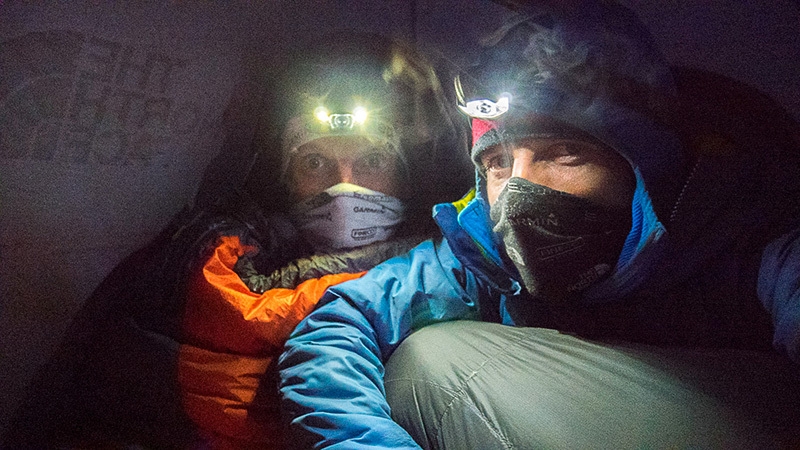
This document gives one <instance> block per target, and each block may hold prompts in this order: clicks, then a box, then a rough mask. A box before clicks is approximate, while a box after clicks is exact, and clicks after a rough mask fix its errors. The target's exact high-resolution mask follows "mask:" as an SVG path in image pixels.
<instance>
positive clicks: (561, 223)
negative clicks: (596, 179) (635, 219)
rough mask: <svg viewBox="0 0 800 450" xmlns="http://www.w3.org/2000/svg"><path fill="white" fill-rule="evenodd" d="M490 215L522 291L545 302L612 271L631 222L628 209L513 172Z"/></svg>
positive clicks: (564, 296) (558, 299) (572, 294)
mask: <svg viewBox="0 0 800 450" xmlns="http://www.w3.org/2000/svg"><path fill="white" fill-rule="evenodd" d="M490 215H491V218H492V220H493V221H494V223H495V224H496V225H495V227H494V231H495V232H497V233H499V234H500V235H501V236H502V238H503V243H504V244H505V247H506V253H507V254H508V257H509V259H511V261H512V262H513V263H514V266H515V267H516V268H517V270H518V271H519V274H520V276H521V278H522V283H523V285H524V286H525V288H526V290H527V291H528V292H529V293H530V294H531V295H533V296H534V297H536V298H538V299H542V300H545V301H548V302H564V301H567V300H569V299H573V298H575V297H577V295H578V293H579V292H580V291H582V290H583V289H586V288H587V287H588V286H590V285H591V284H593V283H595V282H597V281H598V280H600V279H602V278H604V277H605V276H607V275H608V274H609V273H611V270H612V269H613V268H614V266H615V265H616V263H617V259H618V258H619V253H620V251H621V250H622V245H623V243H624V241H625V238H626V237H627V235H628V232H629V231H630V227H631V218H630V212H627V211H625V212H621V211H619V210H616V211H613V210H610V209H608V208H604V207H602V206H599V205H597V204H595V203H594V202H592V201H590V200H586V199H584V198H580V197H576V196H574V195H571V194H567V193H566V192H561V191H556V190H553V189H550V188H548V187H545V186H540V185H538V184H534V183H531V182H530V181H527V180H525V179H523V178H516V177H515V178H511V179H510V180H509V181H508V184H507V185H506V187H505V189H503V191H502V192H501V193H500V195H499V197H498V198H497V201H496V202H495V204H494V205H492V207H491V213H490Z"/></svg>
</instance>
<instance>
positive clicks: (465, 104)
mask: <svg viewBox="0 0 800 450" xmlns="http://www.w3.org/2000/svg"><path fill="white" fill-rule="evenodd" d="M455 88H456V99H457V101H458V109H460V110H461V112H463V113H464V114H466V115H468V116H469V117H474V118H477V119H496V118H498V117H500V116H502V115H503V114H505V113H506V112H508V109H509V106H510V104H511V95H509V94H505V93H504V94H500V96H499V97H498V99H497V101H493V100H490V99H487V98H482V99H476V100H470V101H466V98H465V96H464V90H463V88H462V87H461V77H460V76H456V78H455Z"/></svg>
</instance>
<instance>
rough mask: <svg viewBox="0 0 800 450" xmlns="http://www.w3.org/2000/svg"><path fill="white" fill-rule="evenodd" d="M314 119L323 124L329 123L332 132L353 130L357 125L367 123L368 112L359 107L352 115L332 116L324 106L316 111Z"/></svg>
mask: <svg viewBox="0 0 800 450" xmlns="http://www.w3.org/2000/svg"><path fill="white" fill-rule="evenodd" d="M314 117H316V118H317V120H319V121H320V122H322V123H327V124H328V125H329V126H330V127H331V130H345V129H351V128H353V127H354V126H356V125H363V124H364V123H365V122H366V121H367V110H366V108H364V107H362V106H357V107H355V108H354V109H353V112H352V113H345V114H330V113H329V112H328V110H327V108H325V107H324V106H320V107H317V109H315V110H314Z"/></svg>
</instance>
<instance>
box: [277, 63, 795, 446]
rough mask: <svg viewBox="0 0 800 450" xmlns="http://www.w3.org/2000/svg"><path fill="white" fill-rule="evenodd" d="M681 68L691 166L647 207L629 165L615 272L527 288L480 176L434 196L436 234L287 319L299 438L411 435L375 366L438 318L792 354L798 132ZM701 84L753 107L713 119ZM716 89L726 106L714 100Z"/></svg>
mask: <svg viewBox="0 0 800 450" xmlns="http://www.w3.org/2000/svg"><path fill="white" fill-rule="evenodd" d="M690 72H691V71H690ZM684 77H685V78H686V77H688V78H690V81H691V86H690V88H689V89H685V91H684V92H685V93H686V95H687V96H688V97H689V98H690V99H691V102H690V103H691V104H692V105H696V109H695V110H693V111H688V110H687V112H686V115H685V119H686V122H687V123H689V124H691V126H692V135H691V138H690V139H687V140H686V142H688V143H689V144H691V145H692V146H691V147H690V148H689V149H688V150H689V151H688V152H687V153H688V154H689V155H690V157H691V161H690V162H691V164H690V165H689V167H691V169H690V170H688V171H687V173H686V176H685V177H683V176H682V175H681V174H678V173H676V177H681V178H682V179H684V180H685V182H684V183H683V189H682V190H681V191H680V194H679V195H678V196H676V198H677V200H676V201H675V202H674V203H672V204H671V205H672V207H671V209H668V210H667V211H668V214H664V213H663V212H662V213H661V214H660V215H658V216H657V214H656V213H655V211H654V208H653V205H652V204H651V201H650V196H649V195H648V193H647V190H646V189H645V183H644V182H645V180H644V179H643V178H642V174H641V173H640V172H639V171H638V170H637V171H636V175H637V181H638V183H637V189H636V192H635V194H634V201H633V208H632V211H633V223H634V226H633V229H632V231H631V234H630V235H629V238H628V240H627V242H626V244H625V246H624V249H623V252H622V253H623V254H622V255H621V257H620V263H619V264H618V266H617V270H616V272H615V274H614V275H613V276H612V277H611V278H609V279H607V280H605V281H603V282H602V283H600V284H598V285H595V286H593V287H592V288H590V289H589V290H588V291H587V292H586V295H585V296H584V298H583V299H582V301H581V302H579V304H576V305H571V306H569V307H564V308H563V309H559V310H554V309H547V308H545V307H543V306H541V305H535V304H531V303H530V302H528V301H526V300H525V299H524V297H523V296H522V295H520V292H521V289H520V285H519V283H518V282H517V281H516V280H515V279H514V277H513V275H512V274H511V271H510V270H508V269H507V268H506V267H507V266H506V265H505V264H504V263H503V257H502V256H501V255H502V252H501V250H500V248H499V246H498V241H497V239H496V237H495V236H494V235H493V233H492V231H491V222H490V220H489V218H488V215H487V211H488V206H487V204H486V202H485V200H484V199H483V198H482V195H481V186H480V180H479V183H478V189H477V194H472V195H470V196H468V197H466V198H465V199H462V200H461V201H459V202H456V203H454V204H442V205H437V206H436V207H435V208H434V218H435V220H436V222H437V223H438V225H439V226H440V228H441V230H442V233H443V238H441V239H438V240H428V241H425V242H423V243H422V244H420V245H419V246H418V247H416V248H415V249H414V250H412V251H411V252H410V253H409V254H407V255H405V256H399V257H395V258H393V259H391V260H389V261H387V262H385V263H383V264H381V265H379V266H377V267H376V268H374V269H373V270H371V271H370V272H369V273H368V274H367V275H365V276H364V277H363V278H361V279H359V280H354V281H351V282H346V283H343V284H341V285H338V286H335V287H334V288H332V289H330V291H329V292H328V293H327V294H326V295H325V296H324V297H323V298H322V300H321V301H320V302H319V304H318V305H319V306H318V307H317V309H316V310H315V311H314V312H312V313H311V314H310V315H309V316H308V317H307V318H306V319H305V320H304V321H303V322H301V323H300V325H299V326H298V328H297V329H296V330H295V332H294V333H293V335H292V337H291V338H290V339H289V341H288V342H287V345H286V348H285V352H284V354H283V355H282V356H281V358H280V361H279V367H280V371H281V392H282V395H283V406H284V410H285V411H284V412H285V413H286V414H287V415H288V416H289V417H290V418H291V419H292V427H293V428H294V429H295V430H296V431H300V432H299V433H296V434H297V435H298V438H297V441H296V442H295V443H296V444H297V445H298V447H301V448H310V447H313V446H327V445H332V444H336V443H338V444H340V445H341V448H348V449H354V448H418V446H417V445H416V444H415V443H414V442H413V440H412V439H411V438H410V436H409V435H408V434H407V433H406V432H405V431H404V430H403V429H402V428H401V427H399V426H398V425H397V424H395V423H394V422H393V421H392V419H391V417H390V411H389V406H388V404H387V402H386V399H385V396H384V389H383V370H384V369H383V364H384V362H385V361H387V359H388V358H389V357H390V356H391V355H392V352H393V351H394V350H395V348H396V347H397V346H398V345H399V344H400V343H401V342H402V341H403V340H404V339H405V338H406V337H407V336H409V335H410V334H411V333H412V332H413V331H414V330H416V329H419V328H420V327H423V326H425V325H427V324H430V323H434V322H440V321H447V320H455V319H474V320H488V321H495V322H502V323H505V324H509V325H518V326H543V327H550V328H556V329H560V330H564V331H569V332H573V333H576V334H579V335H582V336H585V337H589V338H596V339H625V340H628V341H633V342H643V343H650V344H658V345H680V346H687V347H701V346H702V347H714V348H747V349H758V350H764V351H772V350H771V349H772V345H773V340H774V344H775V347H777V349H778V350H780V351H783V352H785V353H788V354H789V355H790V356H791V357H793V359H794V360H795V362H797V361H798V352H799V351H800V350H798V345H799V344H800V343H799V342H798V341H799V340H800V339H799V338H798V336H800V331H799V330H800V288H799V287H798V286H800V270H798V267H800V232H798V231H794V232H793V233H792V232H790V230H791V229H793V228H794V227H796V226H797V225H798V222H797V219H798V218H800V214H799V213H798V212H800V208H798V204H800V201H798V199H800V187H798V182H797V180H796V179H795V178H796V175H795V174H796V173H797V172H796V171H797V168H798V167H800V165H798V161H797V154H798V151H797V150H798V147H797V143H796V142H793V141H792V139H789V141H788V143H787V141H786V140H785V139H784V138H785V133H783V134H780V135H779V134H778V133H779V132H780V130H779V129H777V128H774V126H775V124H776V123H777V121H776V120H774V117H776V116H775V114H773V113H774V111H773V110H772V109H771V108H772V106H771V105H772V104H771V103H770V102H768V101H765V100H764V99H762V98H761V97H758V96H755V97H754V96H752V95H751V94H742V93H741V92H740V91H738V89H739V88H740V87H738V86H733V85H731V84H730V83H728V84H724V83H723V81H724V80H721V79H719V78H718V77H716V76H707V75H703V74H697V73H689V74H688V75H687V74H686V73H684ZM722 86H725V88H723V87H722ZM726 89H727V90H726ZM734 93H738V94H737V95H734ZM703 95H705V96H706V98H709V99H710V100H709V101H708V102H706V103H705V104H706V105H712V107H713V108H712V109H713V110H714V111H717V108H725V109H724V111H732V110H734V109H736V108H738V109H739V110H741V109H742V104H744V103H743V102H746V101H749V103H747V104H748V105H750V106H751V107H752V108H754V109H752V110H750V111H749V113H748V115H747V118H745V119H742V118H741V116H736V117H727V118H725V117H722V116H719V117H717V116H709V115H708V110H706V109H703V107H702V105H701V103H702V96H703ZM718 95H721V96H718ZM727 98H730V99H734V100H731V101H733V102H734V103H735V105H736V106H735V107H727V106H726V105H722V106H719V105H717V104H718V103H719V102H720V101H722V100H721V99H727ZM715 105H716V106H715ZM770 114H771V116H770ZM779 116H780V117H782V120H783V119H785V117H784V116H781V115H780V114H779ZM709 117H712V118H713V120H711V121H710V122H709V120H710V119H709ZM770 117H772V118H770ZM701 119H702V120H705V121H706V122H705V123H704V125H698V124H699V123H700V120H701ZM748 121H749V122H748ZM785 122H786V121H785V120H784V122H782V123H785ZM792 126H794V124H792ZM784 131H785V130H784ZM737 133H739V134H737ZM742 133H743V134H742ZM765 136H766V138H765ZM657 217H668V219H667V220H666V221H664V223H663V224H662V221H660V220H659V219H658V218H657ZM667 230H669V233H667ZM787 232H788V233H789V234H786V233H787ZM780 236H783V237H780ZM776 239H777V240H776ZM770 242H772V244H770ZM759 296H760V299H759ZM759 300H761V301H759ZM770 313H771V314H770ZM773 324H774V325H773Z"/></svg>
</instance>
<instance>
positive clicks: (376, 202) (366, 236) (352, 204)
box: [291, 183, 405, 252]
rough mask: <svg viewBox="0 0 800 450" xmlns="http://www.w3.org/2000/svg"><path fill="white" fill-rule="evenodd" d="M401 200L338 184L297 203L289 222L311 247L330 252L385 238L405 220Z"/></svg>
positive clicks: (365, 189)
mask: <svg viewBox="0 0 800 450" xmlns="http://www.w3.org/2000/svg"><path fill="white" fill-rule="evenodd" d="M404 212H405V207H404V205H403V203H402V202H401V201H400V200H399V199H397V198H395V197H392V196H389V195H385V194H382V193H380V192H377V191H373V190H370V189H367V188H363V187H360V186H356V185H354V184H349V183H339V184H337V185H335V186H332V187H330V188H328V189H326V190H325V191H323V192H321V193H319V194H317V195H315V196H313V197H311V198H309V199H307V200H304V201H303V202H300V203H299V204H298V205H296V206H295V207H294V208H293V210H292V214H291V218H292V222H293V223H294V224H295V226H296V227H297V228H298V230H300V233H301V234H302V235H303V237H304V238H305V240H306V241H308V243H309V244H311V246H312V247H313V248H314V250H316V251H318V252H320V251H330V250H338V249H345V248H354V247H361V246H364V245H367V244H371V243H373V242H379V241H385V240H387V239H389V238H390V237H391V236H392V235H393V234H394V232H395V229H396V228H397V226H398V225H399V224H400V223H401V222H402V221H403V219H404Z"/></svg>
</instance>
